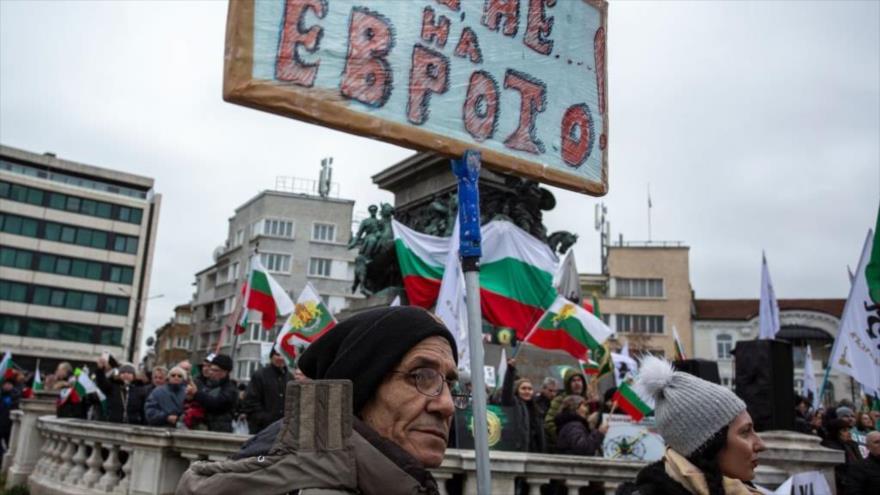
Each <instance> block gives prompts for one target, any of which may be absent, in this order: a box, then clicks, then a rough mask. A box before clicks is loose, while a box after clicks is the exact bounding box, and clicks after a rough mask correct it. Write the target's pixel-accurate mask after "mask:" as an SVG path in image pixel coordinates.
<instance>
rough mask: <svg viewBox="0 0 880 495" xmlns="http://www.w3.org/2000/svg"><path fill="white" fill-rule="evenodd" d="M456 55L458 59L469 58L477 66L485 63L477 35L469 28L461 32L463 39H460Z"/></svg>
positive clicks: (456, 47)
mask: <svg viewBox="0 0 880 495" xmlns="http://www.w3.org/2000/svg"><path fill="white" fill-rule="evenodd" d="M454 53H455V56H456V57H467V58H469V59H470V60H471V62H473V63H475V64H481V63H483V52H482V51H480V42H479V41H477V33H475V32H474V30H473V29H471V28H469V27H467V26H465V28H464V29H462V30H461V38H459V39H458V45H456V46H455V52H454Z"/></svg>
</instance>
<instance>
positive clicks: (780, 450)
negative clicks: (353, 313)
mask: <svg viewBox="0 0 880 495" xmlns="http://www.w3.org/2000/svg"><path fill="white" fill-rule="evenodd" d="M54 410H55V399H54V397H52V396H51V394H44V393H40V397H38V398H36V399H30V400H24V401H22V409H21V410H20V411H14V412H13V414H12V419H13V428H12V436H11V440H10V448H9V451H8V452H7V453H6V455H5V456H4V458H3V465H2V467H3V472H4V473H5V474H6V480H7V485H6V488H11V487H13V486H15V485H27V486H28V488H29V489H30V493H32V494H34V495H40V494H51V495H60V494H70V495H98V494H106V493H115V494H138V495H148V494H149V495H154V494H155V495H168V494H173V493H174V491H175V488H176V486H177V482H178V480H179V479H180V476H181V475H182V474H183V472H184V471H185V470H186V469H187V468H188V467H189V465H190V463H191V462H193V461H197V460H221V459H225V458H226V457H227V456H228V455H230V454H232V453H233V452H235V451H236V450H238V448H239V446H240V445H241V444H242V443H243V442H244V441H245V440H246V438H247V437H244V436H238V435H233V434H227V433H215V432H202V431H186V430H177V429H170V428H154V427H148V426H134V427H132V426H123V425H118V424H111V423H102V422H96V421H85V420H79V419H71V418H56V417H55V416H54V415H53V414H54ZM761 436H762V438H763V439H764V441H765V443H766V444H767V447H768V450H767V451H766V452H764V453H762V455H761V461H762V465H761V466H760V467H759V468H758V471H757V475H758V476H757V479H756V480H755V481H756V482H757V483H758V484H759V485H761V486H764V487H766V488H771V489H772V488H775V487H777V486H778V485H780V484H781V483H782V482H783V481H785V479H787V478H788V477H789V476H790V475H791V474H793V473H795V472H803V471H811V470H817V471H821V472H823V473H824V474H825V476H826V477H827V478H828V480H829V485H830V486H834V479H833V477H834V470H833V467H834V465H835V464H837V463H841V462H843V455H842V452H837V451H833V450H828V449H824V448H821V447H819V445H818V443H819V439H818V438H816V437H810V436H806V435H800V434H797V433H790V432H766V433H762V434H761ZM644 465H645V463H643V462H633V461H619V460H613V459H603V458H598V457H580V456H563V455H550V454H529V453H522V452H500V451H493V452H491V466H492V492H493V493H513V492H514V483H515V480H516V479H517V478H522V479H524V480H525V481H526V482H527V483H528V484H529V486H530V491H529V493H539V491H538V487H539V486H541V485H544V484H547V483H549V482H550V480H551V479H555V480H564V481H563V482H564V484H565V486H566V487H567V488H568V492H569V493H573V494H577V493H578V488H579V487H585V486H589V485H593V486H597V485H598V486H601V487H602V490H603V491H604V492H605V493H606V494H608V495H611V494H613V493H614V491H615V489H616V488H617V486H618V485H619V484H620V483H622V482H624V481H631V480H633V479H635V477H636V474H637V473H638V471H639V470H640V469H641V468H642V467H644ZM134 466H136V467H137V469H133V467H134ZM475 470H476V462H475V459H474V452H473V451H471V450H455V449H450V450H447V452H446V458H445V460H444V461H443V464H442V465H441V466H440V467H439V468H437V469H435V470H433V474H434V476H435V478H436V479H437V481H438V484H439V485H440V490H441V493H442V494H444V495H446V494H447V493H448V494H450V495H451V494H453V493H463V494H466V495H471V494H475V493H476V473H475ZM453 478H455V480H456V481H457V482H458V481H460V482H461V484H460V486H461V491H460V492H459V490H458V489H455V490H452V489H450V490H449V491H447V487H446V483H444V481H446V480H451V479H453ZM454 485H455V486H458V483H455V484H454ZM452 486H453V484H450V485H449V487H450V488H451V487H452Z"/></svg>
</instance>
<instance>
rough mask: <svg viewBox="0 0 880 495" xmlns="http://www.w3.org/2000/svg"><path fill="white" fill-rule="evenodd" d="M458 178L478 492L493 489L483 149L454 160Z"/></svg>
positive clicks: (485, 494)
mask: <svg viewBox="0 0 880 495" xmlns="http://www.w3.org/2000/svg"><path fill="white" fill-rule="evenodd" d="M452 173H454V174H455V176H456V177H457V178H458V224H459V226H460V228H459V236H460V237H459V239H460V242H459V248H458V249H459V256H461V269H462V271H463V272H464V283H465V291H466V298H465V302H466V303H467V316H468V318H467V321H468V344H469V345H470V359H471V363H470V364H471V385H472V387H471V388H472V394H473V416H474V457H475V461H476V465H477V493H478V494H480V495H489V494H490V493H492V479H491V477H490V476H489V473H490V472H491V470H490V468H489V430H488V426H487V421H486V386H485V383H484V382H485V380H484V377H483V364H484V360H483V316H482V313H481V311H480V256H482V249H481V241H482V239H481V236H480V189H479V180H480V152H479V151H476V150H467V151H465V153H464V155H463V156H462V157H461V159H460V160H452Z"/></svg>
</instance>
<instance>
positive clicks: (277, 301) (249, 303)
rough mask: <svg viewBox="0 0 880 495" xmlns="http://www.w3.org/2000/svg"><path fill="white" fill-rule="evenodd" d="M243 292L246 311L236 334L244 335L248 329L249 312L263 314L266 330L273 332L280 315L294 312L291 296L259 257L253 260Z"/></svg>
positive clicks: (242, 315)
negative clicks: (270, 273) (253, 311)
mask: <svg viewBox="0 0 880 495" xmlns="http://www.w3.org/2000/svg"><path fill="white" fill-rule="evenodd" d="M241 292H242V298H243V299H242V300H243V301H244V310H243V311H242V312H241V313H242V314H241V319H240V320H239V324H238V325H237V326H236V329H235V331H236V333H243V332H244V330H245V328H247V322H248V311H249V310H255V311H259V312H260V313H261V314H262V324H263V329H264V330H271V329H272V328H273V327H274V326H275V321H276V320H277V318H278V315H287V314H290V313H291V312H293V307H294V306H293V301H291V300H290V296H288V295H287V292H285V291H284V288H283V287H281V284H279V283H278V282H276V281H275V279H274V278H272V276H271V275H269V271H268V270H266V268H265V267H264V266H263V263H261V262H260V257H259V255H255V256H253V258H252V259H251V268H250V273H249V274H248V280H247V282H246V283H245V285H244V286H243V287H242V289H241Z"/></svg>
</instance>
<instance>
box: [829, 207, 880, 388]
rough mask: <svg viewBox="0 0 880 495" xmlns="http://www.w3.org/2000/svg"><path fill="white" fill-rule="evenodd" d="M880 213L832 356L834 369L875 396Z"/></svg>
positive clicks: (878, 382) (879, 378)
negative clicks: (851, 378)
mask: <svg viewBox="0 0 880 495" xmlns="http://www.w3.org/2000/svg"><path fill="white" fill-rule="evenodd" d="M878 232H880V212H878V215H877V224H876V229H875V230H874V231H873V232H872V231H870V230H869V231H868V235H867V237H866V238H865V244H864V247H863V248H862V255H861V257H860V258H859V266H858V268H857V269H856V271H855V273H854V275H855V277H854V278H853V282H852V287H851V288H850V293H849V298H848V299H847V301H846V305H845V306H844V308H843V315H841V318H840V330H839V331H838V333H837V339H836V340H835V342H834V349H833V350H832V353H831V367H832V368H834V369H836V370H838V371H841V372H843V373H846V374H847V375H849V376H851V377H853V379H855V380H856V381H857V382H859V383H861V384H862V387H864V388H865V389H866V390H867V391H869V392H871V393H872V394H876V393H880V238H878V237H880V234H878Z"/></svg>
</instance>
